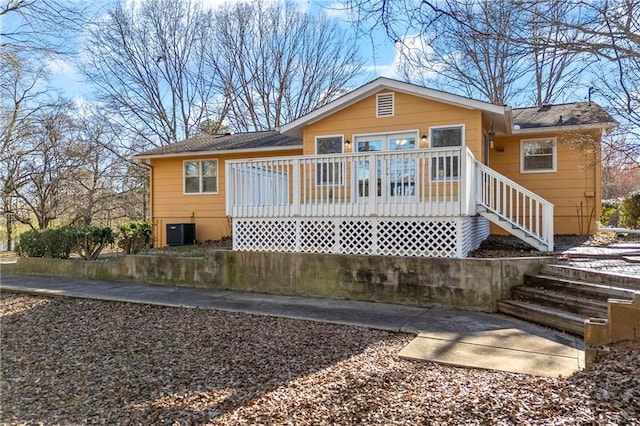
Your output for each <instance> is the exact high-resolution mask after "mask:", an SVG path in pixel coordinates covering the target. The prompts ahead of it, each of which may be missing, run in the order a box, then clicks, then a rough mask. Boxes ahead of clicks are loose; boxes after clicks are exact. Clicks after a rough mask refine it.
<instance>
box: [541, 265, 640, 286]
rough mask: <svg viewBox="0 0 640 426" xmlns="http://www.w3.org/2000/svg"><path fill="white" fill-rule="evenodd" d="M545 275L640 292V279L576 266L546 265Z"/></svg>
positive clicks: (543, 271) (544, 268)
mask: <svg viewBox="0 0 640 426" xmlns="http://www.w3.org/2000/svg"><path fill="white" fill-rule="evenodd" d="M540 273H541V274H544V275H556V276H559V277H563V278H566V279H570V280H581V281H588V282H591V283H595V284H604V285H610V286H614V287H622V288H627V289H631V290H635V291H640V277H632V276H628V275H616V274H611V273H607V272H604V271H596V270H593V269H582V268H579V267H575V266H568V265H557V264H546V265H543V266H542V269H541V271H540Z"/></svg>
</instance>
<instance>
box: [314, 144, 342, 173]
mask: <svg viewBox="0 0 640 426" xmlns="http://www.w3.org/2000/svg"><path fill="white" fill-rule="evenodd" d="M316 154H318V155H326V154H342V136H341V135H340V136H320V137H317V138H316ZM321 161H322V162H321V163H320V164H318V165H317V166H316V170H317V184H318V185H342V183H343V176H344V173H343V170H342V163H341V161H340V160H329V159H324V160H321Z"/></svg>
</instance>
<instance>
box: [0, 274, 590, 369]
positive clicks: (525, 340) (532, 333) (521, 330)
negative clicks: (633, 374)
mask: <svg viewBox="0 0 640 426" xmlns="http://www.w3.org/2000/svg"><path fill="white" fill-rule="evenodd" d="M0 290H2V291H15V292H23V293H30V294H38V295H44V296H66V297H80V298H88V299H96V300H109V301H119V302H129V303H142V304H152V305H161V306H172V307H188V308H202V309H214V310H222V311H231V312H242V313H247V314H254V315H269V316H277V317H286V318H294V319H302V320H311V321H321V322H328V323H336V324H346V325H354V326H360V327H367V328H374V329H380V330H387V331H394V332H405V333H414V334H417V335H418V336H417V337H416V339H414V340H413V341H412V342H411V343H410V344H409V345H407V347H405V348H404V349H403V350H402V351H401V352H400V356H402V357H405V358H411V359H420V360H429V361H434V362H440V363H445V364H453V365H459V366H465V367H475V368H488V369H494V370H501V371H509V372H516V373H526V374H532V375H539V376H549V377H557V376H560V375H561V376H563V377H566V376H569V375H571V374H572V373H573V372H575V371H577V370H578V369H580V368H583V367H584V352H583V350H582V349H583V345H582V341H581V339H579V338H576V337H573V336H570V335H566V334H562V333H559V332H555V331H553V330H549V329H546V328H543V327H539V326H536V325H533V324H529V323H527V322H524V321H520V320H517V319H514V318H510V317H507V316H503V315H499V314H487V313H481V312H466V311H456V310H450V309H442V308H416V307H409V306H402V305H391V304H385V303H371V302H359V301H347V300H333V299H321V298H310V297H296V296H279V295H268V294H258V293H246V292H234V291H220V290H205V289H196V288H188V287H161V286H151V285H140V284H131V283H120V282H108V281H92V280H77V279H72V278H66V277H47V276H33V275H13V274H6V273H4V274H3V273H2V271H0Z"/></svg>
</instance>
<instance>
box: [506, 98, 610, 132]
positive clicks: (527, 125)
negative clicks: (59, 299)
mask: <svg viewBox="0 0 640 426" xmlns="http://www.w3.org/2000/svg"><path fill="white" fill-rule="evenodd" d="M598 124H603V125H614V124H616V121H615V120H614V119H613V118H612V117H611V116H610V115H609V113H608V112H606V111H605V110H604V109H603V108H602V107H600V106H599V105H597V104H595V103H593V102H590V103H589V102H576V103H570V104H560V105H543V106H535V107H528V108H514V109H513V126H514V128H515V129H518V128H520V129H534V128H543V127H564V126H581V125H598Z"/></svg>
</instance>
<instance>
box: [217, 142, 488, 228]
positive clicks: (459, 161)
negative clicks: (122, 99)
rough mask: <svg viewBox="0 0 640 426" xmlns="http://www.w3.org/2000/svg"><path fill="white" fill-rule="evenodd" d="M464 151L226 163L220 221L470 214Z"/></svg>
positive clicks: (470, 175)
mask: <svg viewBox="0 0 640 426" xmlns="http://www.w3.org/2000/svg"><path fill="white" fill-rule="evenodd" d="M474 170H475V159H474V158H473V155H472V154H471V152H470V151H469V150H468V149H467V148H457V147H456V148H442V149H426V150H424V149H423V150H410V151H409V150H407V151H394V152H376V153H354V154H336V155H305V156H296V157H278V158H275V157H274V158H264V159H256V160H231V161H227V162H226V190H227V192H226V193H227V215H229V216H231V217H233V218H242V217H296V216H299V217H362V216H381V217H382V216H384V217H408V216H413V217H422V216H442V217H451V216H466V215H473V214H475V191H473V188H474V185H473V183H474V180H475V173H474Z"/></svg>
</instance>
